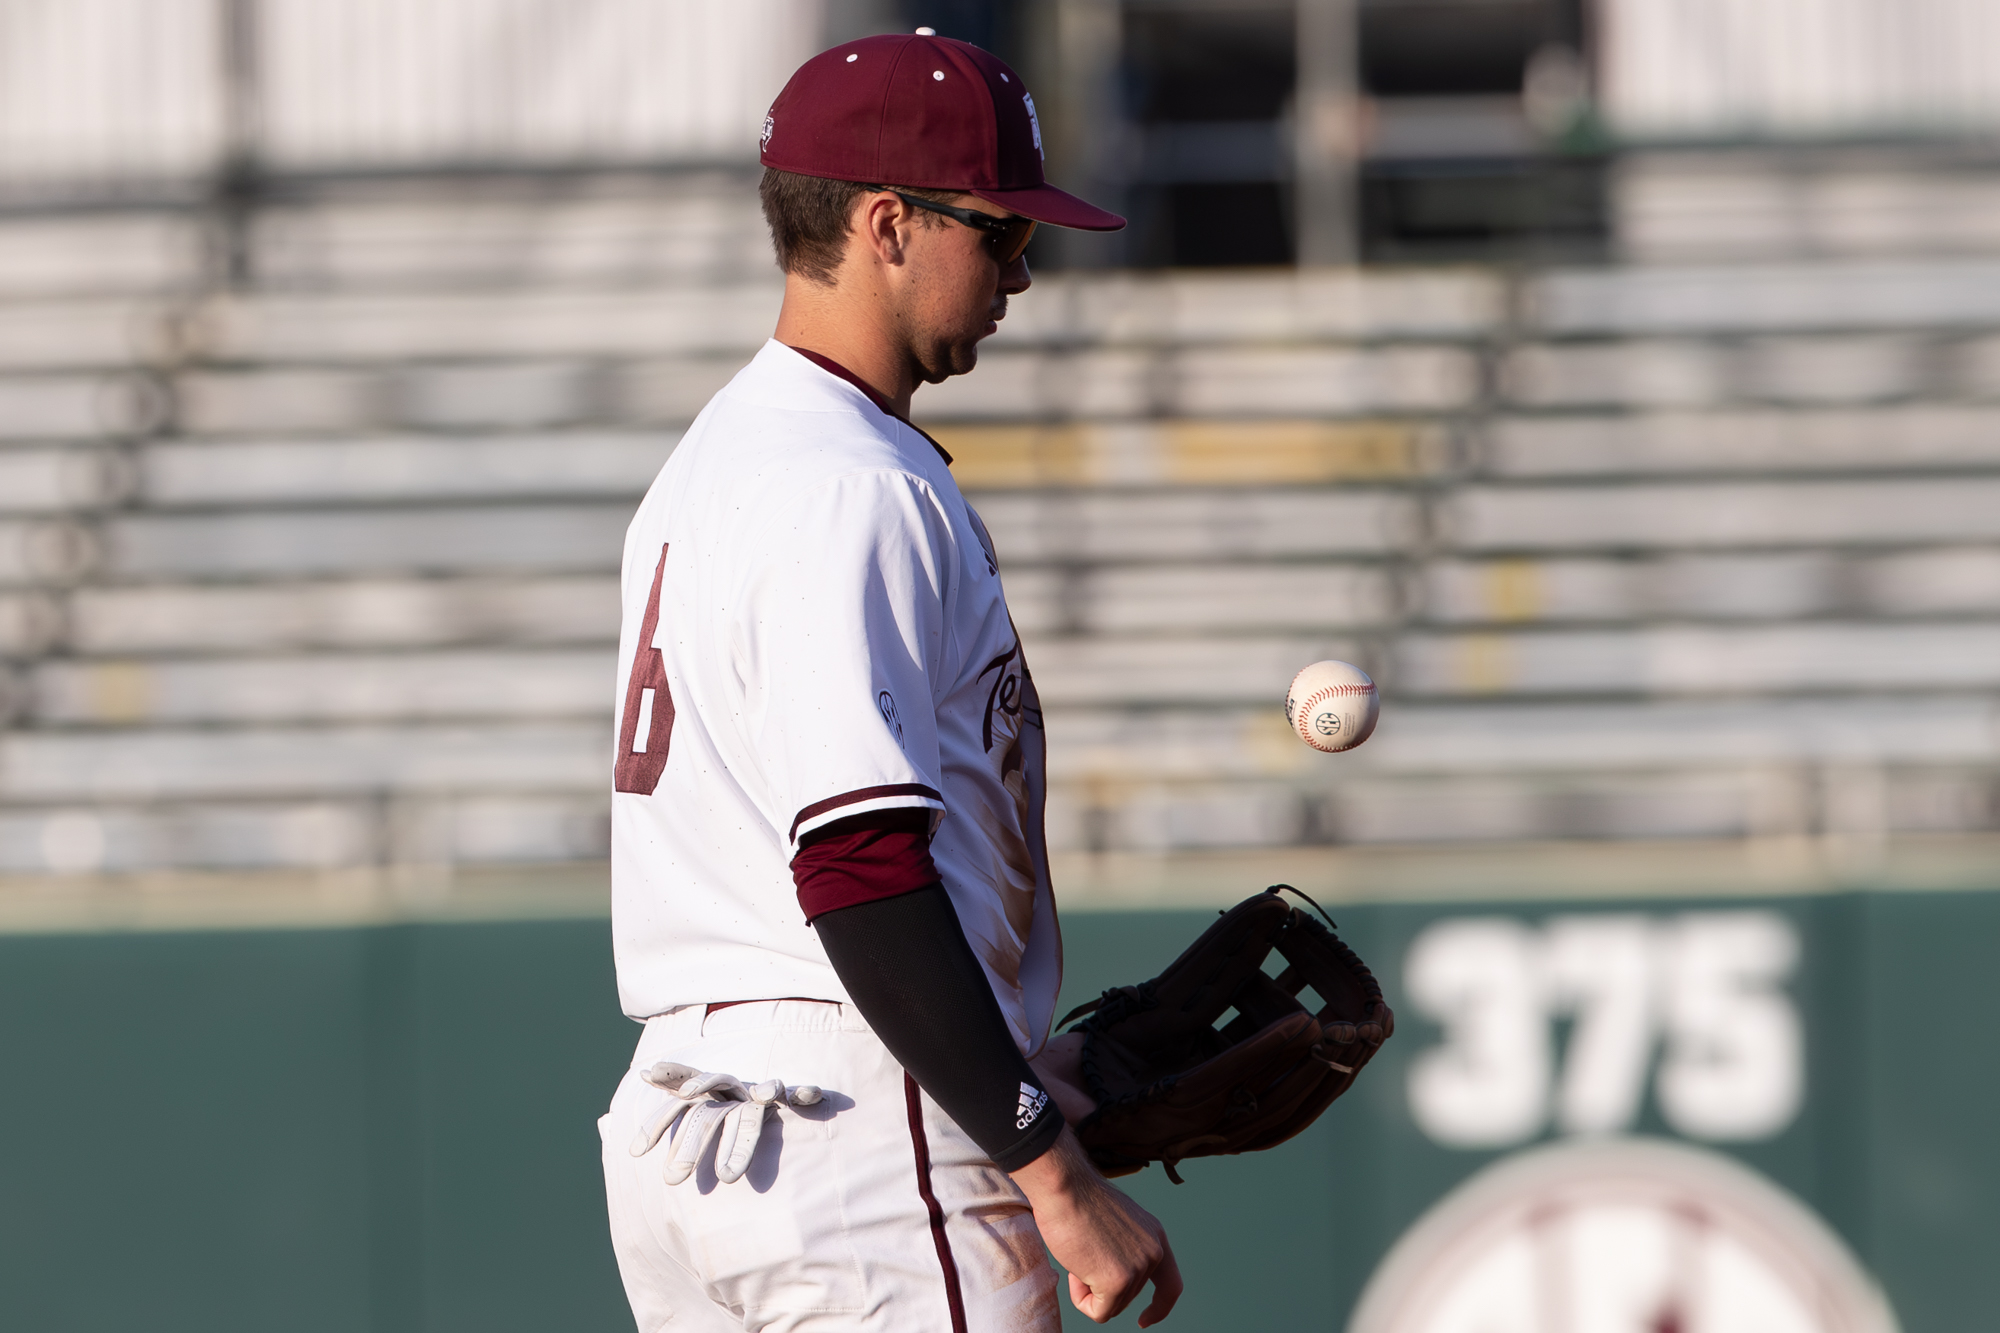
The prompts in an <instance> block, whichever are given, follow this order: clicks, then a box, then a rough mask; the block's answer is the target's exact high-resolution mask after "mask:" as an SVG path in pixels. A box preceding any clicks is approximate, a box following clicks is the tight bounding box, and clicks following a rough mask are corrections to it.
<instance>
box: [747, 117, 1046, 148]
mask: <svg viewBox="0 0 2000 1333" xmlns="http://www.w3.org/2000/svg"><path fill="white" fill-rule="evenodd" d="M1028 114H1029V115H1033V114H1034V112H1032V111H1030V112H1029V113H1028ZM776 128H777V122H776V121H774V120H772V119H771V118H770V117H769V116H765V117H764V132H763V133H762V134H760V135H758V136H757V146H758V147H759V148H769V147H770V146H771V131H772V130H774V129H776ZM1041 146H1042V136H1041V134H1040V132H1037V133H1036V135H1035V147H1037V148H1040V147H1041Z"/></svg>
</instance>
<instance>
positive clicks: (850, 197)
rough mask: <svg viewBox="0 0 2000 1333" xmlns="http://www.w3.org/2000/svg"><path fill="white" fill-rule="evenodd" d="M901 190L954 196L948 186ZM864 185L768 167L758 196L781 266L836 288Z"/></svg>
mask: <svg viewBox="0 0 2000 1333" xmlns="http://www.w3.org/2000/svg"><path fill="white" fill-rule="evenodd" d="M898 188H899V189H901V190H902V191H903V193H905V194H913V195H916V196H917V197H918V198H920V199H929V200H931V201H933V202H934V203H945V202H947V201H949V200H950V199H951V198H952V192H951V191H949V190H918V189H912V188H910V187H907V186H899V187H898ZM862 189H863V186H862V185H860V184H859V183H857V182H855V181H837V180H827V179H825V178H823V177H820V176H800V175H798V174H796V173H794V172H790V171H779V170H777V169H776V168H775V167H766V168H764V179H763V181H762V182H761V183H760V184H759V185H758V186H757V198H758V200H759V201H760V202H761V203H762V204H763V205H764V221H765V222H767V223H769V224H770V227H771V246H772V248H773V249H775V250H776V251H777V252H778V267H779V268H781V269H783V270H784V271H785V272H787V273H796V274H798V275H799V276H800V277H802V278H810V279H812V281H814V282H817V283H821V284H823V285H825V286H832V285H833V271H834V270H835V269H837V268H839V267H840V258H841V255H842V253H843V252H844V251H845V250H846V249H847V232H848V228H847V216H848V214H849V213H851V212H853V210H854V199H855V196H856V195H858V194H860V193H861V191H862ZM923 219H924V224H925V225H926V226H940V225H942V224H943V223H944V221H945V219H943V218H942V217H939V216H938V215H937V214H935V213H925V214H924V215H923Z"/></svg>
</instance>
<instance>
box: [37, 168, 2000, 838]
mask: <svg viewBox="0 0 2000 1333" xmlns="http://www.w3.org/2000/svg"><path fill="white" fill-rule="evenodd" d="M751 184H752V180H751V178H750V177H749V176H748V175H746V174H743V173H740V172H738V173H730V172H720V171H718V172H712V173H700V172H694V173H687V174H683V175H678V176H670V177H666V178H649V179H646V180H643V181H623V182H621V181H617V180H612V181H609V182H607V183H602V184H600V185H598V186H597V187H595V188H594V189H590V190H569V191H564V192H559V193H553V194H552V193H550V192H547V191H532V190H520V189H510V188H504V187H500V186H495V187H492V188H489V189H486V190H484V191H480V190H470V191H468V190H465V189H453V190H449V191H443V192H440V191H439V190H437V189H436V188H435V187H434V186H427V185H425V184H423V183H420V182H419V183H408V184H404V185H400V186H392V185H383V184H381V183H377V184H375V185H373V186H370V187H367V188H365V189H362V188H357V189H354V190H349V191H346V192H342V191H339V190H333V191H328V192H325V193H323V194H321V195H320V196H318V197H316V198H313V199H310V200H306V201H301V202H296V203H294V204H291V205H288V206H283V207H273V208H270V209H268V210H265V211H264V212H262V213H261V214H260V215H258V216H257V217H256V218H255V219H254V221H253V223H252V225H251V226H250V229H249V230H248V232H247V233H246V235H245V236H244V237H243V238H241V243H242V244H245V245H247V246H248V247H249V256H250V269H251V271H252V272H254V273H255V275H256V281H255V283H254V284H253V285H249V286H243V285H232V284H231V283H230V282H229V281H227V280H226V277H224V276H219V273H220V270H219V266H218V263H217V260H216V258H215V256H216V253H217V246H216V244H215V234H214V232H213V230H212V226H211V223H210V221H208V220H206V215H204V214H200V213H195V212H186V211H176V210H173V209H160V210H156V211H146V210H125V211H115V212H98V213H92V214H73V215H62V216H44V217H37V216H32V215H29V216H21V217H13V218H9V219H7V220H6V221H4V222H0V257H4V258H0V298H4V304H0V365H4V380H0V404H4V408H0V431H4V433H5V436H6V443H5V446H4V450H3V451H0V582H4V585H5V586H4V591H0V652H4V654H5V656H6V658H7V659H8V660H9V663H10V665H9V667H8V670H7V674H6V676H5V688H4V695H0V697H4V700H5V702H4V705H0V706H4V708H5V710H6V711H5V717H6V729H5V731H4V733H0V870H4V871H6V872H8V873H12V874H17V875H19V874H29V875H38V874H43V873H46V872H50V871H56V872H72V873H74V872H88V871H110V872H119V871H133V870H154V869H170V868H183V869H213V868H257V869H264V868H278V867H290V868H295V869H307V870H314V869H328V868H339V867H348V866H371V865H372V866H382V865H390V866H400V865H417V866H425V865H428V866H449V865H479V864H492V863H507V862H518V863H548V862H577V861H587V860H590V859H593V858H598V857H601V856H602V855H603V851H604V846H605V838H606V803H607V798H606V794H605V793H606V782H607V772H608V764H609V753H610V744H611V737H610V725H609V720H610V710H611V700H612V696H613V693H614V682H613V680H612V674H613V663H612V658H613V651H614V643H615V638H616V632H617V623H616V622H617V604H616V597H615V580H616V562H617V556H618V551H619V546H620V540H621V538H622V535H623V530H624V525H625V523H626V521H627V518H628V516H629V514H630V511H631V509H632V506H633V504H634V503H635V501H636V499H637V497H638V496H639V495H640V494H641V493H642V491H643V490H644V488H645V486H646V484H647V483H648V481H649V480H650V478H651V476H652V474H653V473H654V472H655V471H656V470H657V468H658V466H659V465H660V463H661V462H662V461H663V460H664V458H665V457H666V456H667V454H668V452H669V451H670V450H671V448H672V446H673V443H674V440H675V438H676V434H677V432H678V430H679V429H680V428H681V427H682V426H683V425H684V424H685V423H686V422H687V421H688V420H689V419H690V418H691V417H692V415H693V414H694V412H695V411H697V410H698V409H699V407H700V405H701V404H702V402H703V401H705V399H706V398H707V396H708V395H709V394H710V393H711V392H712V391H713V390H714V389H715V388H716V387H717V386H718V385H720V384H721V383H722V382H724V381H725V380H726V379H727V377H728V376H729V375H730V374H731V373H733V372H734V370H735V369H736V368H737V367H738V366H739V365H740V364H741V363H742V362H743V361H744V360H745V359H747V358H748V356H749V355H751V353H752V352H753V351H754V350H755V348H756V347H757V346H758V345H759V343H760V342H761V340H762V339H763V338H764V337H765V336H766V334H767V332H768V330H769V328H770V324H771V320H772V317H773V315H774V313H775V310H776V306H777V298H778V290H779V289H778V283H777V281H776V277H775V274H774V272H773V271H772V268H771V265H770V261H769V258H768V250H767V247H766V241H765V238H764V235H763V232H762V228H761V224H760V222H759V220H758V218H757V215H756V210H755V200H754V196H753V193H752V189H751ZM918 412H919V417H920V419H921V420H923V421H924V422H925V423H926V424H928V425H931V426H932V427H934V428H935V430H936V432H937V433H938V435H939V436H940V438H941V439H943V440H944V441H945V443H946V444H947V446H948V447H949V448H950V449H952V450H953V452H954V453H955V454H956V455H957V457H958V460H959V461H958V464H957V468H956V471H957V473H958V475H959V476H960V478H961V480H962V482H963V484H964V485H965V486H966V488H967V489H968V491H971V492H974V493H975V495H974V498H975V502H976V503H977V504H978V506H979V508H980V510H981V512H982V513H983V514H984V516H985V517H986V519H987V522H988V523H989V525H990V526H991V527H992V529H993V532H994V535H995V539H996V541H997V543H998V545H999V548H1000V551H1001V553H1002V556H1003V559H1004V560H1005V562H1006V567H1005V571H1004V572H1005V576H1006V578H1007V580H1008V584H1009V589H1010V596H1011V600H1012V602H1013V604H1014V608H1015V615H1016V619H1017V622H1018V623H1019V625H1020V627H1021V630H1022V633H1023V635H1024V637H1026V638H1027V639H1028V641H1029V659H1030V662H1031V663H1032V665H1033V667H1034V670H1035V673H1036V677H1037V680H1038V681H1039V683H1040V686H1041V691H1042V696H1043V700H1044V702H1045V704H1046V706H1047V710H1048V721H1049V734H1050V737H1051V745H1052V763H1053V766H1054V773H1055V781H1056V788H1055V792H1054V797H1053V801H1052V808H1051V814H1050V824H1051V827H1050V834H1051V839H1052V843H1053V844H1054V846H1055V847H1056V848H1057V849H1059V850H1061V851H1063V852H1066V853H1072V854H1076V855H1079V856H1088V855H1090V854H1102V855H1112V856H1115V855H1118V854H1135V855H1143V854H1150V853H1159V852H1173V851H1179V850H1198V849H1227V848H1272V847H1298V846H1307V847H1310V846H1322V847H1369V846H1439V845H1451V844H1459V843H1468V842H1469V843H1475V844H1480V845H1483V846H1491V845H1493V844H1502V845H1504V844H1509V843H1524V842H1538V841H1542V840H1550V839H1632V840H1673V839H1697V840H1700V839H1711V840H1713V839H1721V840H1742V839H1753V840H1754V839H1780V840H1782V839H1787V838H1814V837H1824V836H1837V837H1840V838H1843V839H1846V840H1848V841H1849V842H1850V843H1851V844H1852V845H1856V846H1861V847H1866V846H1868V845H1871V844H1879V843H1880V842H1882V840H1884V839H1887V838H1890V837H1900V836H1904V835H1922V834H1947V835H1950V834H1964V833H1969V832H1977V831H1980V830H1984V829H1987V828H1989V827H1991V826H1992V824H1993V823H1994V822H1995V818H1996V812H1995V794H1996V776H1997V775H2000V767H1996V745H1997V744H2000V731H1996V717H1995V713H1994V698H1995V695H1994V691H1995V686H1996V684H2000V429H1996V426H2000V259H1996V258H1993V257H1990V256H1982V255H1980V254H1977V253H1972V254H1967V255H1962V256H1959V257H1952V258H1941V259H1913V258H1891V257H1884V256H1879V255H1878V256H1874V257H1865V258H1840V257H1836V258H1830V259H1826V260H1820V261H1796V260H1794V261H1792V262H1782V263H1781V262H1769V261H1764V262H1740V261H1739V262H1736V263H1733V264H1726V265H1724V264H1713V265H1710V266H1707V267H1700V266H1689V265H1687V264H1684V263H1683V264H1664V263H1662V264H1652V265H1632V266H1627V267H1600V268H1589V269H1581V268H1579V269H1568V270H1564V269H1557V270H1539V271H1536V270H1521V271H1510V270H1507V269H1501V268H1485V269H1482V268H1457V269H1382V270H1355V271H1310V270H1308V271H1301V272H1292V271H1254V272H1211V273H1163V274H1162V273H1155V274H1141V273H1131V272H1122V273H1106V274H1088V273H1072V274H1068V275H1055V276H1045V277H1043V278H1042V279H1040V280H1039V281H1038V282H1037V284H1036V287H1035V289H1034V290H1033V291H1032V292H1030V293H1029V294H1027V295H1026V296H1024V297H1022V298H1019V299H1018V300H1017V301H1016V302H1015V303H1014V307H1013V310H1012V313H1011V314H1010V316H1009V318H1008V320H1007V321H1006V323H1005V324H1004V325H1003V328H1002V332H1001V333H1000V335H999V336H998V337H997V338H996V339H994V340H993V342H992V343H991V344H989V347H988V350H987V353H986V355H985V357H984V360H983V363H982V366H981V368H980V370H979V372H978V373H977V374H975V375H973V376H971V377H969V378H966V379H963V380H958V381H953V382H952V383H949V384H947V385H944V386H939V387H937V388H932V389H926V390H924V391H923V392H922V393H921V394H920V395H919V397H918ZM1326 656H1340V657H1346V658H1350V659H1353V660H1356V661H1358V662H1361V663H1362V664H1363V665H1365V666H1366V667H1367V668H1368V669H1369V670H1370V671H1372V672H1374V673H1375V674H1376V675H1377V678H1378V679H1379V680H1380V681H1381V682H1382V686H1383V694H1384V721H1383V724H1382V727H1381V730H1380V732H1379V734H1378V736H1377V737H1376V739H1374V740H1373V741H1371V742H1370V743H1369V744H1368V746H1366V747H1365V748H1364V749H1362V750H1360V751H1357V752H1354V753H1353V754H1350V755H1345V756H1339V757H1334V758H1328V757H1323V756H1320V755H1317V754H1315V753H1313V752H1311V751H1309V750H1308V749H1306V748H1305V747H1304V746H1302V745H1300V744H1299V743H1298V742H1296V741H1295V740H1293V739H1291V738H1290V737H1289V736H1288V735H1287V733H1286V731H1285V727H1284V724H1283V718H1282V714H1281V711H1280V709H1279V707H1278V704H1279V701H1280V700H1281V698H1282V696H1283V692H1284V688H1285V685H1286V683H1287V682H1288V680H1289V679H1290V676H1291V674H1292V672H1293V671H1295V670H1296V669H1297V668H1298V667H1299V666H1301V665H1303V664H1304V663H1306V662H1309V661H1312V660H1314V659H1316V658H1320V657H1326Z"/></svg>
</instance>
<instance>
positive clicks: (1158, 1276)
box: [1014, 1127, 1181, 1328]
mask: <svg viewBox="0 0 2000 1333" xmlns="http://www.w3.org/2000/svg"><path fill="white" fill-rule="evenodd" d="M1014 1183H1015V1184H1017V1185H1019V1186H1020V1187H1021V1192H1022V1193H1024V1194H1026V1195H1027V1196H1028V1202H1029V1203H1030V1204H1031V1205H1032V1206H1033V1207H1034V1210H1035V1225H1036V1226H1037V1227H1039V1228H1040V1229H1041V1233H1042V1240H1043V1242H1044V1243H1045V1244H1047V1245H1048V1247H1049V1253H1050V1254H1052V1255H1054V1256H1055V1259H1056V1262H1057V1263H1059V1264H1061V1265H1062V1266H1063V1267H1064V1268H1066V1269H1068V1270H1069V1298H1070V1303H1071V1304H1073V1305H1075V1306H1076V1308H1077V1309H1078V1310H1080V1311H1081V1312H1082V1313H1083V1315H1084V1317H1085V1318H1087V1319H1090V1320H1092V1321H1094V1322H1096V1323H1099V1324H1102V1323H1105V1322H1106V1321H1108V1320H1111V1319H1113V1318H1116V1317H1117V1315H1118V1314H1119V1312H1120V1311H1122V1310H1123V1309H1124V1308H1125V1307H1126V1306H1128V1305H1130V1304H1131V1303H1132V1301H1133V1300H1134V1298H1136V1297H1137V1296H1138V1295H1139V1293H1140V1292H1141V1291H1144V1290H1145V1288H1146V1284H1147V1283H1148V1282H1151V1283H1152V1284H1153V1301H1152V1304H1150V1305H1148V1306H1147V1307H1146V1308H1145V1310H1144V1311H1142V1312H1141V1313H1140V1315H1139V1327H1141V1328H1147V1327H1150V1326H1151V1325H1153V1324H1157V1323H1159V1322H1160V1321H1161V1320H1162V1319H1165V1318H1166V1317H1167V1312H1168V1311H1170V1310H1172V1309H1173V1308H1174V1302H1175V1301H1178V1300H1179V1299H1180V1297H1181V1270H1180V1265H1178V1264H1176V1263H1175V1262H1174V1251H1173V1247H1172V1246H1170V1245H1168V1244H1167V1233H1166V1230H1165V1228H1163V1227H1161V1225H1160V1224H1159V1221H1158V1220H1157V1219H1156V1218H1154V1216H1153V1215H1152V1214H1151V1213H1149V1212H1147V1211H1146V1210H1145V1209H1144V1208H1141V1207H1140V1206H1139V1205H1138V1204H1136V1203H1134V1202H1132V1200H1131V1199H1130V1198H1128V1197H1127V1196H1126V1195H1125V1194H1124V1193H1122V1192H1121V1191H1119V1190H1118V1189H1116V1188H1114V1187H1113V1186H1112V1184H1111V1182H1110V1181H1108V1180H1106V1179H1105V1178H1104V1177H1103V1176H1101V1175H1099V1174H1098V1173H1097V1168H1096V1167H1094V1166H1092V1165H1091V1164H1090V1158H1089V1157H1087V1156H1086V1155H1085V1154H1084V1151H1083V1145H1081V1144H1079V1143H1078V1142H1077V1141H1076V1135H1075V1134H1073V1133H1072V1132H1071V1131H1070V1130H1069V1129H1068V1128H1067V1127H1065V1128H1064V1129H1063V1132H1062V1137H1061V1138H1060V1139H1058V1140H1056V1146H1055V1147H1053V1148H1051V1149H1049V1151H1047V1152H1045V1153H1043V1154H1042V1155H1041V1156H1040V1157H1037V1158H1036V1159H1035V1160H1034V1161H1032V1162H1030V1163H1028V1165H1026V1166H1024V1167H1022V1168H1021V1169H1020V1170H1019V1171H1016V1172H1014Z"/></svg>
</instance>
